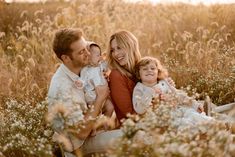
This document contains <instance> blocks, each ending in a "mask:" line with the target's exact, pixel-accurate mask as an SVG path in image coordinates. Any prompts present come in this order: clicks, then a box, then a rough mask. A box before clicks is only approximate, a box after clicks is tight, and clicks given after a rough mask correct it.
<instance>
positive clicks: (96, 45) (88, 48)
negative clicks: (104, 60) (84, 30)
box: [87, 41, 102, 55]
mask: <svg viewBox="0 0 235 157" xmlns="http://www.w3.org/2000/svg"><path fill="white" fill-rule="evenodd" d="M93 46H95V47H98V48H99V50H100V55H102V53H101V48H100V46H99V45H98V44H96V43H95V42H92V41H91V42H88V44H87V50H88V51H89V52H91V51H90V50H91V48H92V47H93Z"/></svg>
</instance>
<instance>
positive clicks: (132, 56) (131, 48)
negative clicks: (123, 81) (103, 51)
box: [107, 30, 141, 77]
mask: <svg viewBox="0 0 235 157" xmlns="http://www.w3.org/2000/svg"><path fill="white" fill-rule="evenodd" d="M114 39H116V41H117V44H118V45H119V46H120V47H122V48H124V49H126V54H127V66H126V69H125V68H124V67H122V66H120V65H119V63H117V62H116V61H115V60H114V59H113V57H112V53H111V42H112V41H113V40H114ZM107 58H108V62H109V64H110V65H111V67H112V68H114V69H118V70H119V71H120V72H121V73H122V74H123V75H125V76H128V77H133V76H134V73H135V65H136V63H137V62H138V61H139V60H140V58H141V54H140V51H139V43H138V40H137V38H136V37H135V36H134V35H133V34H132V33H131V32H129V31H126V30H122V31H119V32H116V33H114V34H113V35H111V36H110V39H109V44H108V51H107Z"/></svg>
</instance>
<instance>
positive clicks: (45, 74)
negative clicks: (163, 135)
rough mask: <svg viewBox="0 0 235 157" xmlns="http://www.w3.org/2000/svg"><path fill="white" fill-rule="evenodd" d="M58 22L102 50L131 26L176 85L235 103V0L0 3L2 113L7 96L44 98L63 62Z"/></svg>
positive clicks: (23, 99) (30, 99)
mask: <svg viewBox="0 0 235 157" xmlns="http://www.w3.org/2000/svg"><path fill="white" fill-rule="evenodd" d="M61 27H80V28H82V29H83V31H84V34H85V35H86V38H87V39H89V40H94V41H96V42H97V43H99V44H100V45H101V47H102V50H103V51H105V48H106V46H107V41H108V38H109V36H110V35H111V34H112V33H113V32H115V31H116V30H119V29H127V30H129V31H131V32H133V33H134V34H135V35H136V36H137V38H138V39H139V42H140V49H141V53H142V54H143V56H144V55H153V56H156V57H159V58H160V60H161V61H162V62H163V63H164V64H165V66H166V67H167V68H168V69H169V71H170V75H171V77H172V78H173V79H174V80H175V82H176V86H177V87H182V86H183V87H186V86H187V85H189V86H190V87H191V91H194V89H195V88H196V92H198V93H201V98H204V97H205V96H206V95H209V96H210V97H211V98H212V101H213V102H214V103H216V104H218V105H221V104H226V103H229V102H233V101H234V98H235V97H234V96H235V43H234V41H235V36H234V35H235V4H230V5H212V6H204V5H198V6H193V5H186V4H180V3H179V4H174V5H155V6H153V5H151V4H149V3H137V4H132V3H125V2H122V1H120V0H77V1H73V2H71V3H65V2H56V3H53V2H46V3H38V4H28V3H20V4H18V3H11V4H6V3H3V2H0V65H1V66H0V72H1V75H0V81H1V86H0V98H1V110H0V111H1V115H3V116H4V115H5V114H6V113H5V112H4V110H5V109H6V105H5V103H6V102H8V101H9V99H10V100H16V101H17V102H19V103H21V102H27V103H23V104H24V105H30V106H37V104H38V103H40V102H42V101H43V100H44V99H45V97H46V93H47V90H48V85H49V82H50V79H51V76H52V75H53V73H54V72H55V70H56V68H57V67H58V64H59V60H58V59H57V58H56V56H55V55H54V53H53V51H52V47H51V45H52V38H53V34H54V31H55V30H56V29H58V28H61ZM44 111H46V108H45V109H44ZM12 112H15V110H12ZM9 125H10V124H9ZM39 128H40V125H39V126H38V129H39ZM6 136H7V135H6ZM0 148H1V147H0Z"/></svg>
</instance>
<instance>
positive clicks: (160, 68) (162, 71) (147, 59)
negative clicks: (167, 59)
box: [135, 56, 168, 81]
mask: <svg viewBox="0 0 235 157" xmlns="http://www.w3.org/2000/svg"><path fill="white" fill-rule="evenodd" d="M151 62H153V63H154V64H155V65H156V66H157V68H158V81H159V80H163V79H165V78H167V77H168V71H167V69H166V68H164V67H163V66H162V64H161V62H160V61H159V60H158V59H157V58H154V57H150V56H146V57H143V58H141V59H140V61H139V62H138V63H137V64H136V66H135V74H136V78H137V79H139V80H140V67H142V66H146V65H148V64H149V63H151Z"/></svg>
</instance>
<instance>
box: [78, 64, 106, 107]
mask: <svg viewBox="0 0 235 157" xmlns="http://www.w3.org/2000/svg"><path fill="white" fill-rule="evenodd" d="M106 69H107V64H106V62H101V63H100V64H99V65H98V66H90V65H89V66H86V67H84V68H83V69H82V70H81V73H80V75H81V79H82V80H83V82H84V86H83V88H84V91H85V99H86V102H87V103H92V102H94V101H95V99H96V92H95V87H96V86H98V85H105V84H106V83H107V81H106V79H105V78H104V76H103V71H104V70H106Z"/></svg>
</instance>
